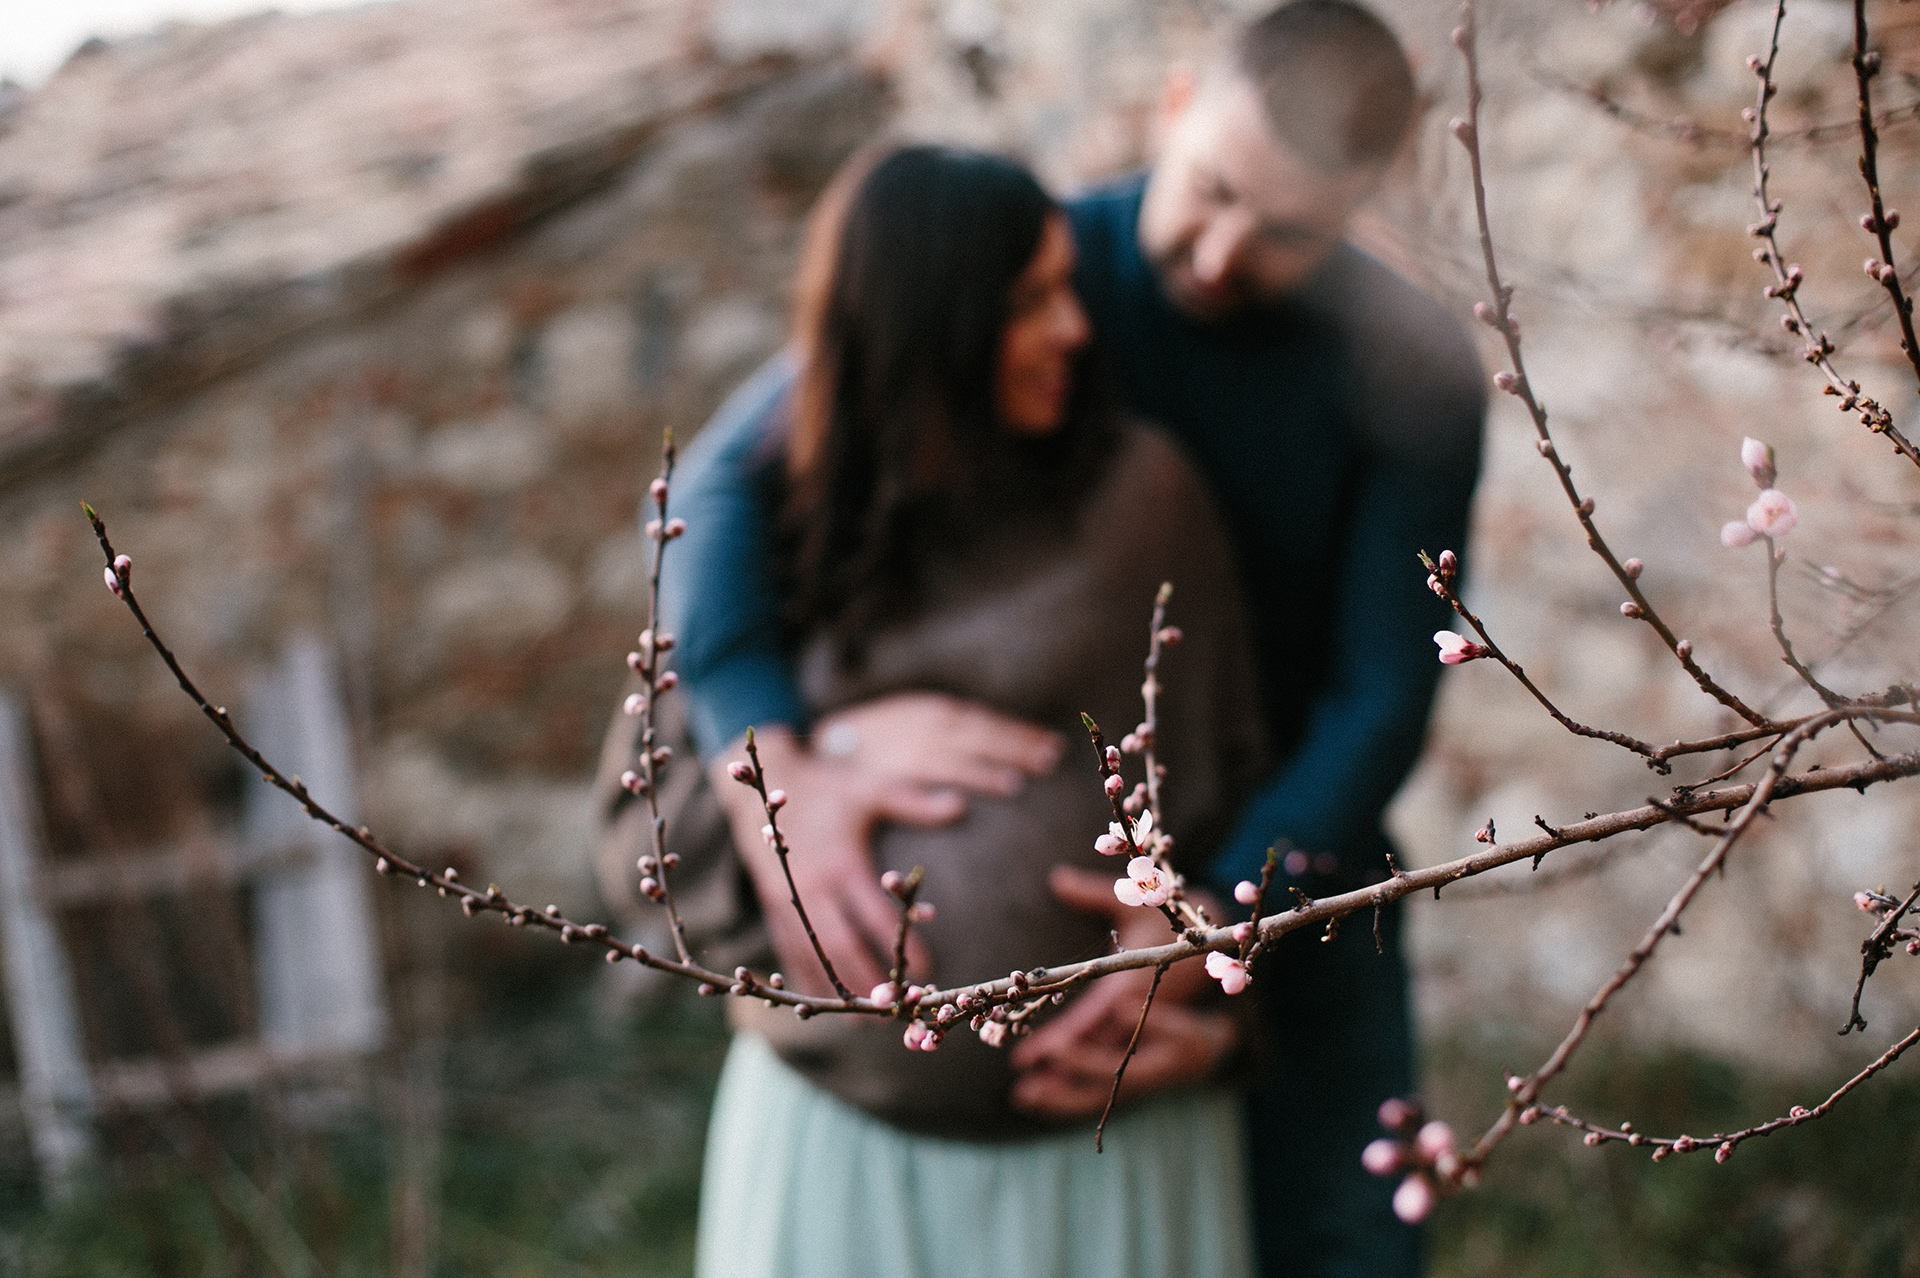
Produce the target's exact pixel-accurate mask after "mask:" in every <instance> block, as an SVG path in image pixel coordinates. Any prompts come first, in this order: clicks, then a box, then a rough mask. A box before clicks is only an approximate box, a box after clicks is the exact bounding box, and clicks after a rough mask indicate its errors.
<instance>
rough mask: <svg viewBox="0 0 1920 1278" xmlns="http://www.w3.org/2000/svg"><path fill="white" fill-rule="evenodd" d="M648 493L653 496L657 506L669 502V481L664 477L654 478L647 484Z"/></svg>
mask: <svg viewBox="0 0 1920 1278" xmlns="http://www.w3.org/2000/svg"><path fill="white" fill-rule="evenodd" d="M647 495H648V496H649V497H652V498H653V504H654V505H656V506H664V505H666V504H667V481H666V480H665V479H664V478H661V479H656V480H654V481H653V483H651V484H649V485H648V486H647Z"/></svg>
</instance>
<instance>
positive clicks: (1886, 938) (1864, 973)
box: [1840, 883, 1920, 1038]
mask: <svg viewBox="0 0 1920 1278" xmlns="http://www.w3.org/2000/svg"><path fill="white" fill-rule="evenodd" d="M1916 901H1920V883H1916V884H1914V885H1913V891H1911V892H1909V893H1907V899H1906V900H1904V901H1902V902H1900V904H1899V905H1897V906H1895V907H1894V908H1893V909H1891V910H1888V911H1887V916H1886V918H1884V919H1882V920H1881V921H1880V926H1879V927H1876V928H1875V929H1873V934H1872V935H1871V936H1869V937H1867V939H1866V940H1864V941H1862V942H1860V979H1859V980H1858V981H1856V982H1854V986H1853V1006H1852V1007H1851V1008H1850V1009H1848V1011H1847V1023H1846V1024H1845V1025H1842V1026H1841V1027H1840V1034H1841V1037H1843V1038H1844V1037H1845V1036H1846V1035H1848V1034H1851V1033H1852V1032H1853V1031H1854V1030H1857V1029H1862V1030H1863V1029H1865V1028H1866V1027H1867V1020H1866V1017H1864V1016H1862V1015H1860V996H1861V995H1863V994H1865V993H1866V991H1867V980H1868V979H1869V978H1870V977H1872V975H1873V973H1874V970H1875V969H1876V968H1878V967H1879V966H1880V964H1881V963H1882V962H1883V961H1885V960H1886V959H1887V957H1888V956H1890V955H1891V954H1892V953H1893V936H1894V932H1895V931H1896V930H1898V928H1899V926H1900V920H1901V919H1903V918H1905V917H1906V915H1907V912H1908V911H1909V910H1911V909H1913V906H1914V903H1915V902H1916Z"/></svg>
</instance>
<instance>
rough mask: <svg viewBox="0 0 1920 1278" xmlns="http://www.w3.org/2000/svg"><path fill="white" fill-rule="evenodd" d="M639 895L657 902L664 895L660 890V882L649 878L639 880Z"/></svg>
mask: <svg viewBox="0 0 1920 1278" xmlns="http://www.w3.org/2000/svg"><path fill="white" fill-rule="evenodd" d="M640 895H642V896H644V897H646V898H647V899H648V900H651V901H657V900H659V899H660V898H661V896H663V895H664V893H663V892H662V891H661V889H660V880H659V879H656V878H653V877H651V876H649V877H647V878H644V879H641V880H640Z"/></svg>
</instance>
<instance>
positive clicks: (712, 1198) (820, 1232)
mask: <svg viewBox="0 0 1920 1278" xmlns="http://www.w3.org/2000/svg"><path fill="white" fill-rule="evenodd" d="M1241 1140H1242V1136H1241V1127H1240V1122H1239V1110H1238V1107H1237V1105H1236V1104H1235V1102H1234V1100H1233V1098H1232V1097H1231V1096H1230V1095H1228V1094H1227V1093H1224V1092H1219V1091H1197V1090H1196V1091H1187V1092H1180V1093H1176V1094H1173V1095H1169V1096H1165V1097H1161V1098H1158V1099H1155V1100H1151V1101H1147V1102H1145V1103H1143V1104H1140V1105H1137V1106H1134V1107H1132V1108H1130V1109H1128V1110H1125V1111H1122V1112H1121V1113H1120V1114H1117V1115H1115V1117H1114V1119H1113V1121H1112V1122H1110V1123H1108V1124H1107V1132H1106V1141H1105V1144H1106V1152H1105V1153H1100V1154H1097V1153H1095V1152H1094V1149H1093V1130H1092V1127H1091V1125H1087V1126H1085V1127H1078V1128H1074V1129H1073V1130H1071V1131H1066V1132H1061V1133H1058V1134H1054V1135H1048V1136H1042V1137H1039V1138H1037V1139H1033V1140H1026V1141H1017V1142H1010V1143H1004V1144H1001V1143H995V1144H974V1143H971V1142H967V1141H954V1140H942V1139H937V1138H934V1137H930V1136H915V1135H911V1134H909V1133H907V1132H903V1131H900V1130H899V1129H897V1128H894V1127H890V1126H888V1125H887V1124H886V1123H883V1122H881V1121H880V1120H878V1119H876V1118H872V1117H869V1116H868V1115H866V1114H864V1113H862V1112H861V1111H860V1110H858V1109H855V1108H853V1107H852V1106H850V1105H848V1104H846V1103H845V1102H844V1101H841V1100H840V1099H839V1098H837V1097H835V1096H833V1095H832V1094H830V1093H828V1092H826V1091H824V1090H822V1089H821V1088H819V1087H817V1086H815V1085H814V1084H813V1083H811V1082H809V1081H807V1080H806V1079H805V1078H803V1077H801V1075H799V1074H798V1073H796V1072H795V1071H794V1070H792V1069H791V1068H789V1067H788V1066H787V1065H786V1064H785V1062H783V1061H781V1059H780V1058H779V1057H778V1056H777V1055H775V1053H774V1051H773V1049H772V1048H770V1047H769V1046H767V1043H766V1040H765V1039H763V1038H760V1037H759V1036H758V1035H754V1034H746V1033H742V1034H736V1035H735V1036H734V1040H733V1047H732V1049H731V1050H730V1051H729V1052H728V1053H727V1063H726V1068H725V1069H724V1070H723V1071H722V1073H721V1075H720V1089H719V1094H718V1095H717V1096H716V1097H715V1098H714V1105H713V1120H712V1123H711V1125H710V1127H709V1129H708V1133H707V1160H706V1167H705V1170H704V1173H703V1175H702V1179H701V1188H700V1233H699V1255H698V1259H697V1261H696V1264H695V1273H696V1275H697V1276H698V1278H1081V1276H1082V1275H1085V1276H1086V1278H1249V1276H1250V1275H1251V1274H1252V1272H1253V1263H1252V1258H1251V1241H1250V1234H1249V1230H1248V1221H1247V1191H1246V1167H1245V1159H1244V1156H1243V1152H1242V1149H1241Z"/></svg>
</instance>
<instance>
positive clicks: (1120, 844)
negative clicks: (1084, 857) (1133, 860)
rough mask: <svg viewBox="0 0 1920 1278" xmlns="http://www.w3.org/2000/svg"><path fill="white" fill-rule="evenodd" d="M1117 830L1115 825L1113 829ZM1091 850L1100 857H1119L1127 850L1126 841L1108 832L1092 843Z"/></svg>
mask: <svg viewBox="0 0 1920 1278" xmlns="http://www.w3.org/2000/svg"><path fill="white" fill-rule="evenodd" d="M1119 828H1120V827H1119V825H1118V824H1117V823H1116V824H1114V826H1113V829H1115V830H1117V829H1119ZM1093 850H1094V851H1095V852H1098V853H1099V854H1100V855H1101V856H1119V855H1120V854H1121V853H1122V852H1125V851H1126V850H1127V841H1126V840H1125V839H1123V838H1121V837H1120V836H1119V835H1117V834H1114V833H1112V832H1111V831H1109V832H1108V833H1106V834H1103V835H1101V836H1100V837H1099V838H1097V839H1095V840H1094V841H1093Z"/></svg>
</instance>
